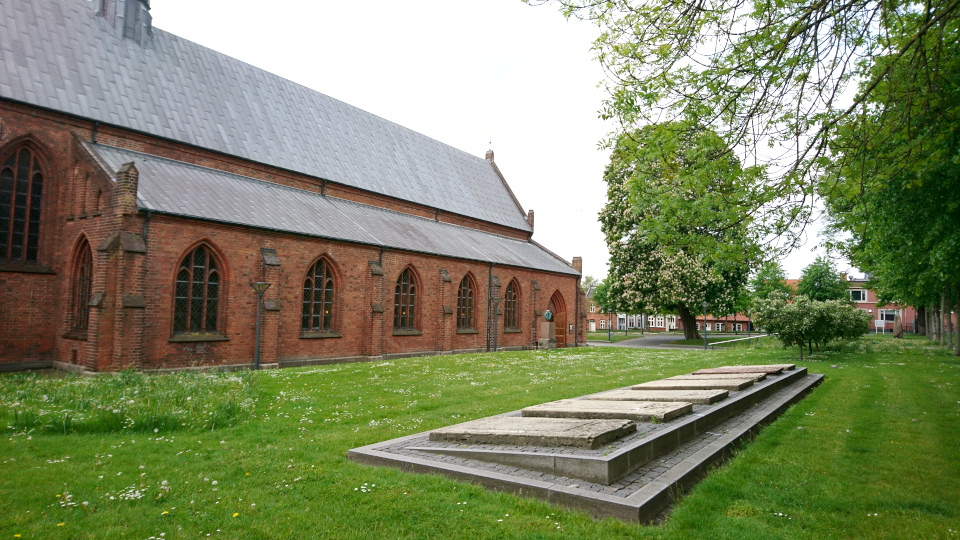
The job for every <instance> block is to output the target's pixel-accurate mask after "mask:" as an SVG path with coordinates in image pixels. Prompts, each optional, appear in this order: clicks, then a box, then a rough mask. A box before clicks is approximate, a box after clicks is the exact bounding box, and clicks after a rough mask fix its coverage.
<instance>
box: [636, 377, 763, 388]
mask: <svg viewBox="0 0 960 540" xmlns="http://www.w3.org/2000/svg"><path fill="white" fill-rule="evenodd" d="M751 385H753V379H746V378H743V379H708V380H689V379H677V380H662V381H650V382H645V383H643V384H635V385H633V386H631V388H632V389H633V390H733V391H740V390H743V389H745V388H747V387H749V386H751Z"/></svg>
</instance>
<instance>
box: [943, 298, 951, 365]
mask: <svg viewBox="0 0 960 540" xmlns="http://www.w3.org/2000/svg"><path fill="white" fill-rule="evenodd" d="M952 300H953V293H952V292H951V291H950V284H949V283H948V284H947V289H946V291H945V292H944V294H943V312H944V318H945V319H946V320H944V321H943V322H944V323H945V324H946V327H947V329H946V334H947V335H946V339H945V341H946V345H947V348H948V349H952V348H953V315H951V313H950V310H951V309H952V308H951V306H950V304H952V303H953V302H952Z"/></svg>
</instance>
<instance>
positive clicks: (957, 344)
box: [953, 289, 960, 356]
mask: <svg viewBox="0 0 960 540" xmlns="http://www.w3.org/2000/svg"><path fill="white" fill-rule="evenodd" d="M955 294H956V295H957V298H956V302H955V303H954V305H955V306H960V289H958V290H957V291H956V293H955ZM957 323H958V324H957V325H956V326H955V327H954V329H955V330H956V332H957V335H955V336H954V339H953V355H954V356H960V320H958V321H957Z"/></svg>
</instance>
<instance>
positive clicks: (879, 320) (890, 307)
mask: <svg viewBox="0 0 960 540" xmlns="http://www.w3.org/2000/svg"><path fill="white" fill-rule="evenodd" d="M846 280H847V289H848V292H849V293H850V300H851V301H852V302H854V303H855V304H856V305H857V307H858V308H860V309H862V310H864V311H866V312H867V313H870V314H871V315H872V316H873V323H871V325H870V330H871V331H872V332H877V333H881V332H882V333H887V334H892V333H893V321H894V319H895V318H896V316H897V315H900V320H901V321H902V323H903V331H904V332H911V333H913V332H916V329H917V310H916V309H915V308H914V307H913V306H906V307H904V306H900V305H897V304H879V305H878V304H877V293H876V292H874V291H872V290H870V277H869V276H864V277H862V278H855V277H850V276H847V277H846Z"/></svg>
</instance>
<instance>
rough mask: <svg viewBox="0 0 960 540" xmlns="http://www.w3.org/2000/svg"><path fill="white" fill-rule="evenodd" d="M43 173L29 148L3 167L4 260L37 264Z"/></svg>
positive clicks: (0, 220)
mask: <svg viewBox="0 0 960 540" xmlns="http://www.w3.org/2000/svg"><path fill="white" fill-rule="evenodd" d="M42 198H43V173H42V172H41V171H40V163H39V161H37V157H36V156H35V155H34V154H33V152H31V151H30V150H28V149H27V148H21V149H20V150H19V151H17V152H14V153H12V154H10V156H8V157H7V158H6V160H4V161H3V164H2V165H0V259H7V260H11V261H36V260H37V252H38V250H39V246H40V202H41V200H42Z"/></svg>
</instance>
